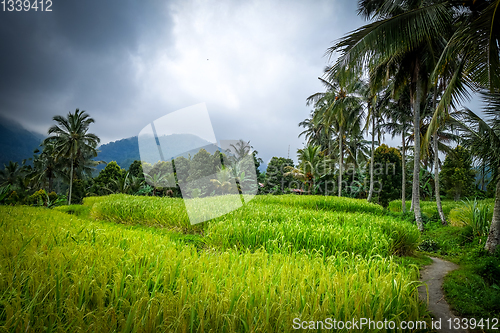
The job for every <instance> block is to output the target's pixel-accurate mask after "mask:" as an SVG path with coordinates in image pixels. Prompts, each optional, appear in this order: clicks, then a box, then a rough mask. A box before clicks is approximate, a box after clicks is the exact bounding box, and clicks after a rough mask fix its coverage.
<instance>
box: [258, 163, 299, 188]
mask: <svg viewBox="0 0 500 333" xmlns="http://www.w3.org/2000/svg"><path fill="white" fill-rule="evenodd" d="M293 166H294V163H293V160H292V159H290V158H284V157H273V158H271V161H269V163H268V164H267V169H266V180H265V183H264V189H263V192H264V193H271V194H283V191H284V190H285V189H288V188H289V187H290V183H292V182H293V181H294V179H293V177H292V176H291V175H289V176H286V177H285V176H284V174H285V173H286V172H287V170H286V167H293Z"/></svg>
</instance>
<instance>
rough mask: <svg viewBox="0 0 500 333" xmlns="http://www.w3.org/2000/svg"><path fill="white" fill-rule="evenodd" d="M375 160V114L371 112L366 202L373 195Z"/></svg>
mask: <svg viewBox="0 0 500 333" xmlns="http://www.w3.org/2000/svg"><path fill="white" fill-rule="evenodd" d="M374 161H375V115H374V114H373V112H372V151H371V154H370V191H369V192H368V199H366V200H367V201H368V202H370V201H372V196H373V163H374Z"/></svg>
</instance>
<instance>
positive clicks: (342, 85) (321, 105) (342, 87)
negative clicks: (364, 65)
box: [307, 68, 364, 197]
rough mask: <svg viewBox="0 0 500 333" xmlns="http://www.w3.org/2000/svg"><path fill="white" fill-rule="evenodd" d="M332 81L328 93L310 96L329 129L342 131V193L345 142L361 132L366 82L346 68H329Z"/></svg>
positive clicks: (340, 137)
mask: <svg viewBox="0 0 500 333" xmlns="http://www.w3.org/2000/svg"><path fill="white" fill-rule="evenodd" d="M325 73H327V78H328V80H322V82H325V83H326V84H327V91H326V92H325V93H316V94H314V95H311V96H309V97H308V99H307V101H308V103H310V102H314V104H315V107H316V111H315V114H314V117H315V118H316V119H317V120H316V121H318V122H321V123H322V124H323V126H325V127H326V128H332V129H333V130H335V131H336V132H337V133H338V140H339V145H338V151H339V163H338V164H339V176H338V187H339V189H338V195H339V197H340V196H342V174H343V164H344V149H345V147H344V145H345V140H346V137H347V136H349V135H357V134H358V133H360V132H361V122H362V120H363V115H364V114H363V108H362V105H361V98H360V96H359V92H360V91H361V87H362V82H361V81H360V80H358V78H356V79H352V78H350V77H348V75H347V74H346V72H345V71H344V70H339V71H338V72H332V71H331V69H330V68H326V70H325Z"/></svg>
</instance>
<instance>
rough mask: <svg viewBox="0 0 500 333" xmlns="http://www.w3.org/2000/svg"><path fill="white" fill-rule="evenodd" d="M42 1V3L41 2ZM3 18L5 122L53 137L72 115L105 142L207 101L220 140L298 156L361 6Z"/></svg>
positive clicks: (69, 2) (155, 0) (85, 6)
mask: <svg viewBox="0 0 500 333" xmlns="http://www.w3.org/2000/svg"><path fill="white" fill-rule="evenodd" d="M32 1H33V0H32ZM53 3H54V5H53V6H52V12H40V11H38V12H19V13H17V12H1V11H0V114H2V115H6V116H8V117H9V118H12V119H14V120H17V121H18V122H20V123H21V124H22V125H23V126H25V127H27V128H28V129H30V130H37V131H39V132H41V133H45V132H46V130H47V128H48V127H49V126H50V125H52V123H53V122H52V117H53V116H54V115H56V114H60V115H65V114H67V113H68V112H70V111H74V110H75V108H80V109H83V110H86V111H87V112H88V113H89V114H90V115H91V116H92V117H93V118H94V119H95V121H96V122H95V124H93V125H92V127H91V131H92V132H94V133H96V134H97V135H98V136H99V137H101V139H102V142H103V143H105V142H109V141H111V140H118V139H122V138H126V137H131V136H134V135H137V134H138V133H139V132H140V130H141V129H142V128H143V127H144V126H145V125H146V124H148V123H150V122H151V121H153V120H155V119H156V118H159V117H162V116H164V115H165V114H166V113H169V112H172V111H175V110H178V109H181V108H184V107H188V106H190V105H193V104H197V103H201V102H205V103H206V104H207V107H208V111H209V113H210V117H211V120H212V125H213V127H214V130H215V132H216V137H217V138H218V139H239V138H242V139H246V140H251V141H252V144H253V145H254V146H255V148H256V149H257V150H258V151H259V153H260V154H261V156H262V157H263V158H264V160H266V161H267V160H269V159H270V158H271V157H272V156H276V155H279V156H286V155H287V154H288V147H289V146H290V157H293V158H295V155H296V153H295V152H296V149H297V148H300V147H301V145H302V142H303V141H304V140H303V138H300V139H299V138H297V135H298V133H300V131H301V129H300V128H298V126H297V124H298V123H299V122H300V121H302V120H303V119H304V118H305V117H307V116H308V115H309V112H310V108H309V107H306V105H305V99H306V98H307V96H309V95H310V94H312V93H315V92H317V91H321V90H322V89H323V86H322V85H321V83H320V82H319V80H318V79H317V77H318V76H320V75H321V74H322V72H323V68H324V66H325V65H326V64H327V59H326V58H325V57H323V55H324V52H325V50H326V49H327V48H328V47H329V46H331V42H332V41H334V40H336V39H338V38H340V37H341V36H342V35H343V34H345V33H347V32H349V31H351V30H353V29H355V28H358V27H359V26H360V25H361V24H362V21H361V20H360V19H359V18H358V17H357V16H356V10H355V7H356V2H355V1H338V0H316V1H311V2H304V1H300V0H292V1H285V0H272V1H267V0H250V1H231V0H170V1H169V2H168V3H167V2H166V1H160V0H142V1H141V0H53Z"/></svg>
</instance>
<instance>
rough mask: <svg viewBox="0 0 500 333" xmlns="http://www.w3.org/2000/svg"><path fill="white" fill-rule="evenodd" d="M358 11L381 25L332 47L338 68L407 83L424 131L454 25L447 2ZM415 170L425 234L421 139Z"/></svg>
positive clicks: (384, 0)
mask: <svg viewBox="0 0 500 333" xmlns="http://www.w3.org/2000/svg"><path fill="white" fill-rule="evenodd" d="M358 12H359V13H360V14H361V15H363V16H365V18H367V19H375V20H376V21H375V22H373V23H370V24H367V25H365V26H363V27H361V28H359V29H357V30H355V31H354V32H352V33H350V34H349V35H347V36H346V37H343V38H342V39H340V41H338V42H337V43H336V44H335V45H334V46H332V47H331V48H329V49H328V51H327V52H328V54H330V55H332V54H333V53H334V52H340V53H341V54H340V56H339V58H338V60H337V62H336V64H335V65H334V66H333V68H332V69H333V70H334V71H335V70H338V69H340V68H349V70H353V69H362V68H364V67H368V68H373V67H375V68H379V69H383V70H385V71H386V73H388V74H389V76H391V77H393V79H394V81H395V83H394V84H395V86H396V87H399V86H400V83H407V84H408V86H409V88H410V99H411V104H412V111H413V130H414V133H419V125H420V118H421V104H422V102H423V100H424V98H425V96H426V95H427V92H428V89H429V84H428V82H429V76H430V73H431V72H432V70H433V69H434V66H433V64H434V63H435V61H434V56H433V54H434V53H436V52H437V53H438V54H439V51H437V50H439V48H438V45H439V44H442V38H441V35H442V33H443V31H447V30H448V29H449V27H450V22H451V14H452V13H451V11H450V9H449V6H448V5H447V4H446V3H441V2H424V1H411V2H409V1H402V0H400V1H388V0H377V1H368V0H362V1H360V2H359V5H358ZM414 147H415V149H414V158H415V161H416V162H415V163H414V172H413V188H412V201H413V203H414V212H415V219H416V222H417V226H418V227H419V229H420V230H423V221H422V215H421V211H420V197H419V195H420V194H419V171H420V170H419V168H420V163H419V161H420V136H419V135H415V140H414Z"/></svg>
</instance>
